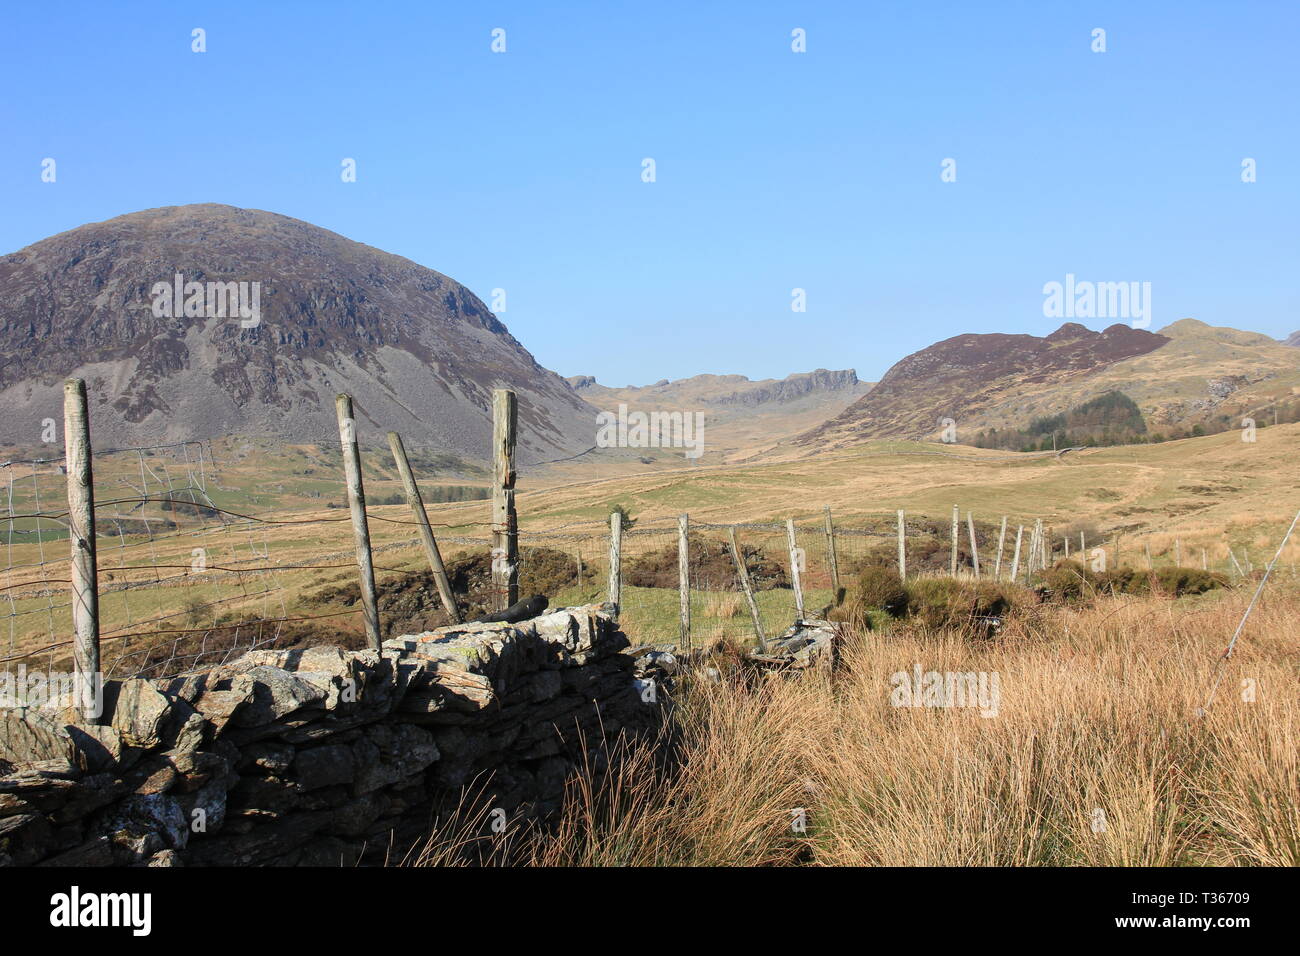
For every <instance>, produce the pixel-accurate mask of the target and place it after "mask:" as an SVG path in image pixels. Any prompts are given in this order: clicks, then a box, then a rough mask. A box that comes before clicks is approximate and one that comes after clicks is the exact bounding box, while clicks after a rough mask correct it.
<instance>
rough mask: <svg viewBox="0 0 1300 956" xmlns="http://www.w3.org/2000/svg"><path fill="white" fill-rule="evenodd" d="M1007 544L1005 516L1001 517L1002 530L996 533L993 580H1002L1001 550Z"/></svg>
mask: <svg viewBox="0 0 1300 956" xmlns="http://www.w3.org/2000/svg"><path fill="white" fill-rule="evenodd" d="M1006 543H1007V516H1006V515H1003V516H1002V528H1001V530H999V531H998V559H997V561H996V562H994V564H993V580H995V581H1000V580H1002V549H1003V548H1004V547H1005V546H1006Z"/></svg>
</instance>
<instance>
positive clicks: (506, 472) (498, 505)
mask: <svg viewBox="0 0 1300 956" xmlns="http://www.w3.org/2000/svg"><path fill="white" fill-rule="evenodd" d="M516 422H517V417H516V412H515V393H514V392H512V391H511V390H510V389H508V388H495V389H493V390H492V593H493V594H494V595H495V598H496V603H497V607H496V609H497V610H498V611H503V610H505V609H506V608H508V607H510V606H511V605H512V604H514V603H515V602H516V601H518V600H519V517H518V515H516V514H515V431H516V429H515V425H516Z"/></svg>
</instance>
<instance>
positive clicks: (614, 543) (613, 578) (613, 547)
mask: <svg viewBox="0 0 1300 956" xmlns="http://www.w3.org/2000/svg"><path fill="white" fill-rule="evenodd" d="M622 600H623V514H622V512H618V511H611V512H610V514H609V603H610V604H612V605H614V608H615V613H617V612H618V608H619V605H620V602H621V601H622Z"/></svg>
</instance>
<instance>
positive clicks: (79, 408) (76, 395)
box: [63, 378, 101, 724]
mask: <svg viewBox="0 0 1300 956" xmlns="http://www.w3.org/2000/svg"><path fill="white" fill-rule="evenodd" d="M63 451H64V455H65V458H64V466H65V468H66V470H67V473H68V541H69V544H70V547H71V556H70V560H71V566H72V628H73V634H74V639H73V645H72V663H73V681H74V692H75V694H76V707H77V712H78V714H79V715H80V716H81V719H82V720H84V721H86V722H87V723H91V724H96V723H99V721H100V718H101V714H100V710H101V707H100V706H99V700H98V698H99V688H100V686H101V684H100V678H99V673H100V671H99V666H100V665H99V584H98V575H99V567H98V562H97V560H96V552H95V479H94V470H93V467H92V465H91V451H90V414H89V411H88V410H87V407H86V383H85V381H84V380H83V379H79V378H70V379H68V380H67V381H66V382H64V383H63Z"/></svg>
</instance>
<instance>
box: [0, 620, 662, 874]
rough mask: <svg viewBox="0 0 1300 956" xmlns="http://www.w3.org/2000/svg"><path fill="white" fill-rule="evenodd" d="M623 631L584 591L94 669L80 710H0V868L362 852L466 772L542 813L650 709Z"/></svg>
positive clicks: (463, 780) (375, 849) (464, 780)
mask: <svg viewBox="0 0 1300 956" xmlns="http://www.w3.org/2000/svg"><path fill="white" fill-rule="evenodd" d="M627 646H628V640H627V638H626V637H625V636H624V635H623V634H622V632H621V631H620V630H619V629H618V624H617V620H616V618H615V615H614V609H613V608H612V607H611V606H609V605H591V606H587V607H578V608H566V609H563V610H558V611H554V612H551V613H549V614H546V615H544V616H542V617H538V618H535V619H533V620H531V621H527V622H523V623H519V624H467V625H457V626H452V627H445V628H440V629H438V630H436V631H431V632H427V633H423V634H415V635H406V636H402V637H397V638H394V639H391V640H389V641H387V642H385V644H384V645H383V648H382V651H374V650H369V651H343V650H340V649H338V648H336V647H312V648H306V649H291V650H261V651H255V652H253V653H250V654H247V655H245V656H244V657H242V658H240V659H238V660H236V661H234V662H232V663H229V664H226V665H222V666H220V667H215V668H213V669H211V670H207V671H203V672H199V673H194V674H191V675H188V676H185V677H180V678H176V679H172V680H145V679H133V680H126V681H121V682H109V683H108V684H107V685H106V687H105V695H104V696H105V713H104V716H103V718H102V720H101V722H100V724H98V725H96V726H88V725H85V724H82V723H77V722H75V721H65V720H63V719H59V717H58V716H57V715H56V714H54V713H52V712H49V711H45V710H27V711H25V712H24V711H19V710H12V709H7V710H0V865H4V864H8V865H20V866H21V865H33V864H37V865H81V866H109V865H149V866H170V865H294V864H320V865H340V864H343V865H350V864H353V863H355V862H358V861H361V862H378V861H379V860H382V858H383V856H384V855H385V854H386V853H387V854H389V855H391V852H392V851H391V850H390V849H389V848H390V846H391V847H393V848H395V849H396V851H397V853H398V854H399V855H400V854H401V852H402V851H403V850H404V849H405V848H406V847H409V846H410V845H411V844H412V843H413V842H415V841H418V840H419V838H420V837H421V835H422V834H424V833H427V832H428V829H429V824H430V821H431V819H432V817H433V815H434V814H435V813H436V812H439V811H442V810H446V809H448V808H449V807H450V806H453V805H454V804H455V802H456V801H457V800H458V799H459V797H460V795H461V793H462V791H463V790H464V788H466V787H470V786H471V785H477V784H483V785H484V787H485V790H486V793H485V799H486V800H487V801H488V805H490V806H492V807H501V808H502V809H504V810H505V811H506V812H507V813H512V812H514V811H515V810H516V809H521V808H522V809H524V810H526V811H528V812H545V811H547V810H550V809H553V808H554V807H555V806H557V805H558V801H559V799H560V797H561V795H562V791H563V784H564V781H565V779H566V777H567V776H568V774H569V772H570V770H571V769H572V767H573V765H574V761H575V760H576V759H578V758H579V757H580V756H583V754H582V750H583V749H584V748H585V749H586V750H587V751H588V754H587V757H588V758H589V759H590V758H593V757H594V758H595V759H596V760H597V761H599V759H600V752H601V750H602V744H603V743H604V742H605V740H606V739H607V738H609V737H610V736H611V735H614V734H617V733H619V732H620V731H621V730H624V729H627V730H630V731H639V730H643V729H649V728H652V727H653V726H654V725H655V723H656V722H657V720H658V719H659V712H658V704H657V703H655V702H654V698H656V697H657V695H655V694H647V693H645V692H644V689H645V687H646V686H647V682H648V681H652V680H655V679H657V678H656V676H655V675H653V674H649V673H646V667H647V660H648V659H644V660H643V661H642V663H641V664H640V665H638V663H637V661H636V660H634V658H633V657H632V656H631V655H630V654H628V653H625V651H626V648H627ZM65 716H66V712H65Z"/></svg>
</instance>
